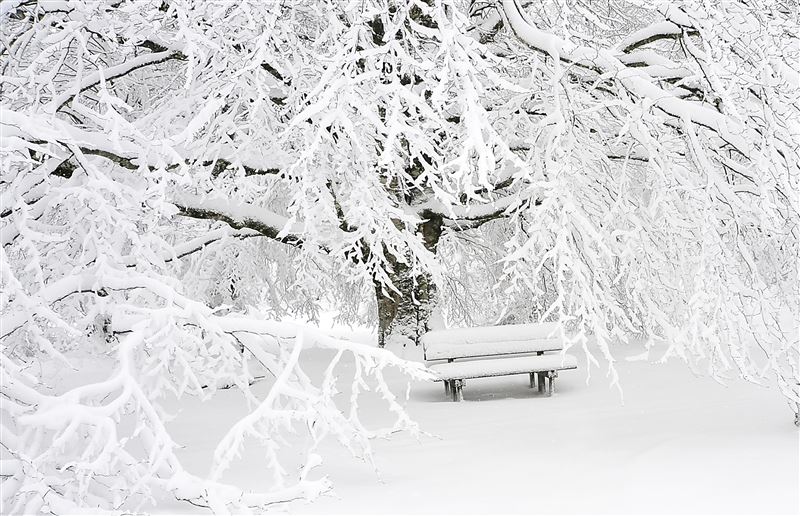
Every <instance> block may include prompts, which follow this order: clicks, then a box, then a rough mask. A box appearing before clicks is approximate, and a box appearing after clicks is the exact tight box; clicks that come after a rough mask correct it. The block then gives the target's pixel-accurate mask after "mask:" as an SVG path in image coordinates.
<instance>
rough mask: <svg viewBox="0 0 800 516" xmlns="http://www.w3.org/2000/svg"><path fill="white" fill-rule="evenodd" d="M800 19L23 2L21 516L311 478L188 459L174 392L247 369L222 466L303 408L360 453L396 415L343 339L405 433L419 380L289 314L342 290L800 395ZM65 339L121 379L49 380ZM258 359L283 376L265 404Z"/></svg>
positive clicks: (19, 9) (17, 319)
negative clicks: (311, 363) (258, 395)
mask: <svg viewBox="0 0 800 516" xmlns="http://www.w3.org/2000/svg"><path fill="white" fill-rule="evenodd" d="M797 16H798V11H797V6H796V5H794V4H791V3H787V2H781V1H777V0H775V1H771V0H763V1H758V2H756V1H751V0H747V1H741V2H720V3H708V2H700V1H695V0H681V1H673V2H669V1H666V0H665V1H661V0H604V1H601V2H591V5H586V3H585V2H583V1H581V0H547V1H543V2H523V1H521V0H502V1H500V0H497V1H478V0H476V1H472V2H468V1H460V0H435V1H434V0H410V1H395V0H366V1H364V0H359V1H358V2H352V1H333V0H332V1H308V2H283V1H268V0H264V1H257V2H248V1H246V0H241V1H236V2H232V1H229V0H69V1H66V0H65V1H60V0H38V1H34V0H5V1H4V2H3V3H2V4H0V20H1V21H2V29H0V31H1V33H2V41H3V45H2V48H0V67H2V75H1V76H0V81H1V82H0V102H1V103H2V104H1V105H0V109H2V112H1V113H0V124H2V125H1V126H0V128H1V129H2V148H0V159H1V160H2V181H1V182H0V184H2V192H0V195H2V201H1V202H0V211H1V213H0V224H1V225H2V226H1V227H0V236H1V237H2V255H0V258H2V260H1V261H0V264H1V265H2V272H1V276H0V277H1V278H2V279H1V280H0V281H2V313H1V314H0V315H1V316H2V319H1V324H0V342H2V344H1V345H2V355H1V356H2V362H0V367H1V368H2V369H0V373H2V374H0V382H2V383H1V385H2V395H1V396H0V402H1V403H2V404H1V405H0V410H2V415H3V421H4V423H3V425H5V426H3V427H0V430H2V432H0V441H1V442H2V450H3V456H2V460H3V472H2V475H3V479H4V480H3V492H2V497H3V501H4V503H6V504H8V505H6V507H9V508H11V512H30V511H35V510H44V508H49V510H52V511H53V512H65V511H72V510H73V509H74V508H75V507H79V506H90V507H106V508H108V507H112V508H122V507H128V505H127V504H133V503H135V502H134V501H133V500H134V499H135V498H136V497H138V496H147V494H148V493H149V492H150V490H152V489H162V490H166V491H168V492H171V493H173V494H174V496H176V497H178V498H181V499H186V500H190V501H191V502H192V503H196V504H202V505H208V506H212V507H215V508H226V507H227V508H228V509H230V508H235V507H243V506H250V507H263V506H266V505H269V504H271V503H276V502H279V501H282V500H286V499H289V498H293V497H297V496H304V497H313V496H314V495H315V494H318V493H319V492H322V491H324V490H325V489H326V488H327V484H325V483H324V482H322V481H311V480H308V478H307V471H308V470H310V468H311V467H312V466H313V464H315V463H316V461H317V458H316V456H315V455H314V454H313V453H312V452H309V453H308V462H307V464H306V470H304V471H306V473H304V474H303V475H302V476H301V480H300V481H299V483H298V482H295V483H293V484H290V485H287V484H286V478H287V477H286V475H285V474H284V473H283V470H282V468H281V466H280V463H279V461H278V459H277V455H273V456H270V461H271V463H272V465H273V467H274V475H275V483H274V490H273V491H270V492H268V493H263V494H259V495H255V494H243V493H241V492H239V491H237V490H236V488H234V487H232V486H225V485H222V484H220V483H219V482H217V480H218V478H215V479H211V480H208V479H200V478H197V477H193V476H192V475H190V474H188V473H187V472H186V471H185V470H184V469H183V468H182V466H181V464H180V461H179V460H178V459H177V456H176V455H175V453H174V447H175V444H174V443H173V442H172V441H171V438H170V436H169V433H168V432H167V431H166V427H165V426H164V414H163V412H162V410H161V408H160V405H159V399H161V398H162V397H163V396H166V395H175V394H177V395H183V394H186V395H200V396H205V395H209V393H211V392H213V391H214V390H215V388H216V387H217V386H218V385H236V386H237V387H238V388H240V389H241V390H242V392H243V394H244V395H245V396H247V397H249V398H250V399H251V401H253V402H254V403H256V406H257V407H258V408H257V409H255V410H254V412H253V413H252V415H250V416H248V418H246V419H243V420H242V421H241V422H240V423H238V424H237V425H236V426H235V427H233V428H232V429H231V432H230V433H229V434H228V436H227V437H226V440H225V441H223V442H222V443H221V444H220V447H219V448H218V450H217V451H218V454H217V457H216V459H217V460H216V465H217V468H218V469H217V470H215V471H218V472H221V471H223V470H224V468H225V467H226V465H227V464H228V462H229V461H230V460H231V458H232V457H233V455H234V454H235V453H236V452H237V450H238V449H239V447H240V446H241V441H242V438H243V436H245V435H257V436H259V437H260V438H262V439H263V440H264V441H265V442H266V443H268V450H270V451H269V453H277V452H276V451H275V450H277V449H278V447H279V437H278V436H279V434H280V433H281V432H283V431H286V425H288V426H291V425H292V424H295V423H297V422H302V423H303V424H304V425H306V426H307V428H308V431H309V432H311V433H312V434H313V435H314V438H315V439H317V438H322V436H323V435H326V434H329V433H330V434H333V435H335V436H336V437H337V438H338V439H340V440H341V441H342V442H343V443H344V444H345V445H347V446H348V447H350V448H351V449H352V450H353V451H354V453H359V454H366V455H368V453H369V451H368V449H369V448H368V438H369V437H370V436H372V435H375V434H374V433H373V432H372V431H370V430H367V429H366V428H364V426H363V425H362V424H361V422H360V420H359V418H358V415H357V411H356V410H355V409H354V410H353V411H350V412H348V411H347V410H343V409H342V408H341V406H337V404H336V402H335V400H334V398H335V392H334V391H335V389H333V388H332V387H331V386H332V385H333V383H332V382H334V380H335V379H336V378H337V376H338V374H339V373H338V370H337V368H336V366H337V363H338V362H339V360H340V358H341V357H342V355H343V354H350V355H352V357H353V360H355V361H356V362H357V363H358V364H359V367H358V368H357V372H356V376H355V377H354V378H353V392H354V393H355V394H354V395H353V400H354V401H353V405H354V406H357V401H355V400H356V399H357V395H358V392H359V390H360V389H361V387H360V385H361V383H363V381H364V378H367V380H368V381H372V382H375V385H376V386H377V388H378V389H379V390H380V391H381V392H382V393H383V394H384V395H385V399H386V403H387V407H388V408H389V409H390V410H392V411H394V412H395V413H396V415H397V424H396V426H395V427H394V428H391V429H389V431H392V430H397V429H411V430H414V429H415V426H414V424H413V422H411V421H410V420H409V419H408V417H407V415H406V414H405V413H404V411H403V410H402V407H401V406H400V404H398V402H397V401H396V399H395V397H394V395H393V394H392V393H391V392H389V391H388V389H387V388H386V384H385V382H383V379H382V372H381V371H382V370H383V368H385V367H397V368H399V369H401V370H403V371H404V372H406V373H407V374H409V375H411V376H413V377H418V378H423V377H425V375H426V373H425V372H424V370H423V368H422V367H421V366H419V365H416V364H412V363H409V362H405V361H402V360H399V359H397V358H396V357H395V356H394V355H393V354H392V353H390V352H388V351H384V350H381V349H377V348H372V347H367V346H359V345H355V344H352V343H350V342H347V341H341V340H336V339H331V338H330V337H327V336H325V335H322V334H320V333H318V332H314V331H313V330H308V329H299V328H298V327H296V326H293V325H290V324H287V323H281V322H277V321H280V320H281V318H283V317H285V316H288V315H291V316H303V317H307V318H312V319H313V318H314V317H316V316H317V314H318V312H319V310H320V309H321V307H325V306H331V305H335V306H337V308H338V309H339V314H340V317H341V318H342V319H343V320H345V321H350V322H355V321H358V322H362V323H372V324H377V325H378V328H379V339H380V344H381V345H383V344H385V343H387V344H388V345H389V347H390V348H391V346H392V345H393V344H392V342H400V341H401V340H403V339H405V341H406V342H407V341H408V339H411V340H415V339H416V338H417V337H418V336H419V335H420V333H421V332H423V331H425V330H427V329H428V328H429V327H430V325H431V324H433V323H432V315H431V314H432V313H433V312H434V311H437V312H441V314H442V316H443V317H444V318H445V319H446V320H447V321H449V322H450V323H451V324H470V323H472V322H473V321H478V322H489V323H496V322H508V321H512V320H515V321H530V320H532V321H539V320H542V321H543V320H557V321H560V322H561V323H562V326H563V328H564V337H565V338H566V339H567V341H568V342H570V343H571V344H572V345H578V346H582V348H583V349H584V350H585V351H586V353H587V354H588V355H589V357H590V359H591V361H592V362H593V363H594V364H596V365H599V364H600V362H601V361H602V362H603V364H605V366H604V367H606V369H607V370H608V372H609V373H610V374H611V377H612V381H615V380H616V376H615V375H616V373H615V372H614V368H613V362H614V358H613V343H614V342H616V341H618V340H627V339H629V338H630V337H631V336H633V335H635V336H640V337H643V338H644V339H645V340H646V341H647V342H648V347H649V346H650V345H651V343H652V342H654V341H656V340H663V341H665V342H666V343H667V344H668V352H667V355H666V356H665V357H664V358H667V357H669V356H678V357H680V358H682V359H684V360H686V361H687V362H688V363H690V364H691V365H692V366H694V367H695V368H698V369H700V370H704V371H706V372H708V373H709V374H712V375H714V376H718V377H724V375H725V374H726V373H727V372H730V371H733V372H735V373H736V374H739V375H742V376H744V377H746V378H748V379H750V380H752V381H754V382H756V383H762V382H771V381H775V380H777V384H778V385H779V386H780V389H781V391H782V393H783V395H784V396H785V397H786V399H787V400H788V401H789V403H790V404H792V405H793V409H794V411H795V413H797V412H798V408H797V407H798V405H797V404H798V402H800V393H799V392H798V388H799V387H800V353H799V352H798V316H797V314H798V313H799V312H800V308H799V307H798V298H799V296H798V294H799V293H798V274H797V268H798V267H797V266H798V258H797V257H798V255H799V253H800V248H798V226H797V224H798V220H799V217H798V201H799V200H800V199H799V197H798V193H799V192H800V187H799V185H798V182H799V178H800V159H799V158H800V150H799V149H798V141H800V116H799V115H800V86H798V78H799V77H800V72H799V71H798V68H797V63H798V61H799V60H800V44H799V43H798V36H797V30H796V29H797V26H796V20H797ZM436 307H438V308H436ZM590 342H591V343H592V345H589V343H590ZM311 346H320V347H325V348H328V349H332V350H335V351H336V352H337V353H338V354H336V358H335V359H334V362H333V363H332V364H331V367H330V368H329V370H328V371H327V372H326V374H325V376H324V377H323V378H310V377H309V376H308V375H306V374H305V373H304V372H303V368H302V361H301V360H300V354H301V351H302V350H303V349H304V348H306V347H311ZM75 352H83V353H88V354H93V355H104V354H109V353H111V354H114V356H116V363H117V369H116V371H115V372H114V373H113V374H112V375H111V376H110V377H109V378H107V379H103V380H102V381H97V382H94V381H92V380H88V379H87V380H86V382H85V383H84V384H82V385H81V386H79V387H76V388H75V389H73V390H69V391H66V392H52V391H51V387H52V385H51V383H49V382H51V379H52V374H53V371H49V372H48V371H46V370H44V369H42V370H41V372H40V373H33V372H32V370H31V369H30V367H29V366H30V364H31V363H33V362H35V361H38V360H41V359H43V357H49V358H51V359H57V360H62V361H63V363H64V364H65V365H66V366H67V367H69V366H70V364H71V362H70V360H71V359H70V356H71V354H72V353H75ZM598 352H599V353H600V354H601V355H602V357H595V355H596V354H597V353H598ZM252 363H257V364H258V367H260V368H262V369H265V370H267V371H269V372H270V373H271V374H272V375H274V384H273V385H272V387H271V390H270V394H269V396H268V397H267V399H263V400H255V399H252V398H253V395H252V393H251V391H250V390H249V387H248V381H249V379H251V378H252V371H250V370H249V367H250V365H249V364H252ZM48 375H50V376H48ZM126 418H128V419H126ZM130 420H134V421H137V424H136V425H135V430H130V429H129V428H128V427H126V426H125V424H123V423H124V422H125V421H130ZM6 421H8V423H6ZM317 423H319V424H318V425H317ZM123 428H125V429H128V430H125V431H127V432H129V434H126V436H125V437H123V435H122V434H121V433H120V432H122V430H121V429H123ZM128 439H129V440H130V441H129V440H128ZM133 440H138V441H139V442H141V443H143V446H144V448H143V449H145V450H146V453H145V456H140V455H137V454H136V453H134V452H132V451H131V447H130V446H128V445H127V444H125V443H127V442H132V441H133ZM111 473H114V474H118V475H120V481H119V482H118V483H117V484H115V485H113V486H110V487H109V486H106V485H105V484H104V483H103V482H102V481H101V477H102V476H103V475H107V474H111ZM66 478H80V479H81V482H80V483H79V485H72V484H70V483H68V482H65V479H66Z"/></svg>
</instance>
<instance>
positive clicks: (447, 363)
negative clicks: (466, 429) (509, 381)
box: [421, 323, 578, 401]
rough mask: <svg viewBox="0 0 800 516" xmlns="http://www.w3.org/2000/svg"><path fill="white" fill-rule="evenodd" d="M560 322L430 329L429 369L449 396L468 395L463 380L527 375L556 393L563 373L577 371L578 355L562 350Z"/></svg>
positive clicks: (425, 347) (426, 337) (426, 341)
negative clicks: (558, 380) (464, 391)
mask: <svg viewBox="0 0 800 516" xmlns="http://www.w3.org/2000/svg"><path fill="white" fill-rule="evenodd" d="M558 333H559V328H558V324H557V323H539V324H512V325H507V326H485V327H478V328H456V329H452V330H435V331H430V332H428V333H426V334H425V335H423V336H422V339H421V342H422V346H423V350H424V352H425V360H426V365H427V366H428V368H429V369H430V370H431V371H433V372H434V373H435V374H436V376H437V380H436V381H441V382H444V389H445V395H447V396H452V399H453V401H462V400H463V399H464V397H463V393H462V389H463V387H464V381H465V380H467V379H472V378H488V377H491V376H507V375H513V374H522V373H527V374H528V375H529V377H530V387H531V388H533V387H536V386H537V384H538V388H539V392H542V393H543V392H545V379H546V380H547V390H546V392H547V395H548V396H549V395H551V394H552V393H553V388H554V381H555V378H556V377H557V376H558V371H562V370H565V369H576V368H577V367H578V364H577V361H576V359H575V357H574V356H572V355H566V354H564V353H561V351H562V350H563V344H562V342H561V339H560V338H558V337H555V335H557V334H558Z"/></svg>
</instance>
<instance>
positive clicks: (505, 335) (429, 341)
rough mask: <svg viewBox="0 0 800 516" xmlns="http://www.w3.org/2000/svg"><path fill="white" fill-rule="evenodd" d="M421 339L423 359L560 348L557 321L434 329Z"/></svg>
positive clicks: (555, 349)
mask: <svg viewBox="0 0 800 516" xmlns="http://www.w3.org/2000/svg"><path fill="white" fill-rule="evenodd" d="M420 340H421V342H422V346H423V349H424V351H425V360H442V359H447V358H452V359H456V358H472V357H482V356H492V355H511V354H518V353H532V352H535V351H560V350H561V349H562V348H563V344H562V342H561V338H560V330H559V324H558V323H535V324H509V325H506V326H481V327H477V328H456V329H452V330H435V331H430V332H428V333H426V334H425V335H423V336H422V339H420Z"/></svg>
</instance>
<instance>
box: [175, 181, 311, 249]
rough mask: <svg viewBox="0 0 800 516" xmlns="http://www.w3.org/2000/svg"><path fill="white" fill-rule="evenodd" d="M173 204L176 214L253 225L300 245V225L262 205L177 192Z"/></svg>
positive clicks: (237, 226) (242, 226) (236, 225)
mask: <svg viewBox="0 0 800 516" xmlns="http://www.w3.org/2000/svg"><path fill="white" fill-rule="evenodd" d="M173 204H175V206H176V207H177V208H178V210H179V214H180V215H183V216H184V217H190V218H194V219H206V220H218V221H220V222H224V223H226V224H228V225H229V226H230V227H232V228H234V229H252V230H253V231H258V232H259V233H261V234H262V235H264V236H266V237H269V238H271V239H273V240H276V241H278V242H281V243H284V244H288V245H293V246H300V245H302V243H303V240H302V238H301V237H300V236H299V234H300V230H301V228H291V227H287V226H289V219H287V218H286V217H283V216H281V215H278V214H277V213H273V212H270V211H269V210H267V209H265V208H261V207H258V206H255V205H253V204H248V203H235V202H232V201H229V200H223V199H219V198H216V199H201V198H200V197H197V196H191V195H185V194H184V195H179V196H177V198H176V199H175V200H173Z"/></svg>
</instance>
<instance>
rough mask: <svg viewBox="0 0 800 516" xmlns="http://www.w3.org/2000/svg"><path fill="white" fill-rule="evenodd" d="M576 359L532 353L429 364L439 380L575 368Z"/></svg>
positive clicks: (559, 355)
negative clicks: (530, 354) (531, 354)
mask: <svg viewBox="0 0 800 516" xmlns="http://www.w3.org/2000/svg"><path fill="white" fill-rule="evenodd" d="M577 367H578V361H577V359H576V358H575V357H574V356H572V355H562V354H558V355H538V356H536V355H534V356H516V357H503V358H494V359H491V360H465V361H463V362H450V363H443V364H436V365H432V366H429V369H430V370H431V371H433V372H434V373H436V375H437V376H438V377H439V381H443V380H456V379H458V380H465V379H468V378H483V377H488V376H507V375H512V374H520V373H536V372H544V371H558V370H563V369H577Z"/></svg>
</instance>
